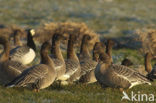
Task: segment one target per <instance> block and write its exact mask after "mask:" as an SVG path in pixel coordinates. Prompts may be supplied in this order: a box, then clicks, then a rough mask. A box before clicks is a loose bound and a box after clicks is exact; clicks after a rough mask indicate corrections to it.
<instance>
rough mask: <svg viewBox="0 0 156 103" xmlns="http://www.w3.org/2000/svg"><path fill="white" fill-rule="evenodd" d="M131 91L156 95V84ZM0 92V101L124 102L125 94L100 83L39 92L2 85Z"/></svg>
mask: <svg viewBox="0 0 156 103" xmlns="http://www.w3.org/2000/svg"><path fill="white" fill-rule="evenodd" d="M131 91H133V92H135V93H136V94H137V93H138V91H140V93H142V94H154V95H156V88H155V84H154V85H152V86H148V85H142V86H137V87H134V88H132V89H130V90H128V91H126V93H127V94H129V95H130V93H131ZM0 93H1V96H0V100H1V101H0V103H113V102H116V103H122V102H121V97H122V96H123V94H122V93H121V92H120V91H119V90H118V89H111V88H107V89H103V88H101V86H100V85H99V84H98V83H95V84H90V85H85V84H77V85H69V86H61V87H58V85H57V84H53V85H52V86H51V87H49V88H47V89H44V90H41V91H40V92H39V93H36V92H33V91H31V90H28V89H25V88H4V87H0ZM123 103H131V101H128V100H124V101H123ZM142 103H143V102H142Z"/></svg>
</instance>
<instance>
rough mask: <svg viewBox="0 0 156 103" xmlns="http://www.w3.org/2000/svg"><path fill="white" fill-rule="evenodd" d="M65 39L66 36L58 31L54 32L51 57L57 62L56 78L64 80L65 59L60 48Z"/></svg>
mask: <svg viewBox="0 0 156 103" xmlns="http://www.w3.org/2000/svg"><path fill="white" fill-rule="evenodd" d="M65 39H66V37H64V36H63V35H61V34H57V33H56V34H54V35H53V37H52V47H51V58H52V59H53V61H54V64H55V69H56V73H57V77H56V80H62V79H63V78H62V77H61V76H63V75H64V74H65V72H66V65H65V61H64V58H63V56H62V52H61V49H60V43H61V40H65Z"/></svg>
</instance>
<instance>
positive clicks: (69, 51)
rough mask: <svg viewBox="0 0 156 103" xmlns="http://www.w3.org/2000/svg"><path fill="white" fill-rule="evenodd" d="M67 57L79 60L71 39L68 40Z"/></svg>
mask: <svg viewBox="0 0 156 103" xmlns="http://www.w3.org/2000/svg"><path fill="white" fill-rule="evenodd" d="M67 59H74V60H77V61H79V60H78V57H77V55H76V53H75V50H74V42H73V40H70V39H69V40H68V48H67Z"/></svg>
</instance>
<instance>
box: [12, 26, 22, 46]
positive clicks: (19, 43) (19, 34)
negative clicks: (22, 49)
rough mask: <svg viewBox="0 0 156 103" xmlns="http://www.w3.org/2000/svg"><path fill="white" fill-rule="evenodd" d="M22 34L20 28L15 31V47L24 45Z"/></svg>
mask: <svg viewBox="0 0 156 103" xmlns="http://www.w3.org/2000/svg"><path fill="white" fill-rule="evenodd" d="M20 36H21V31H20V30H18V29H17V30H15V31H14V33H13V38H14V39H13V40H14V45H15V47H17V46H22V42H21V41H20Z"/></svg>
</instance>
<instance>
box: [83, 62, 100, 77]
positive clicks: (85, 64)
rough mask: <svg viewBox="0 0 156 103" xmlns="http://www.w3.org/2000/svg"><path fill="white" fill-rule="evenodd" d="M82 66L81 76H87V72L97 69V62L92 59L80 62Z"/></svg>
mask: <svg viewBox="0 0 156 103" xmlns="http://www.w3.org/2000/svg"><path fill="white" fill-rule="evenodd" d="M80 65H81V76H82V75H85V74H86V73H87V72H90V71H91V70H93V69H95V68H96V65H97V62H96V61H94V60H91V59H84V60H82V61H80Z"/></svg>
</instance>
